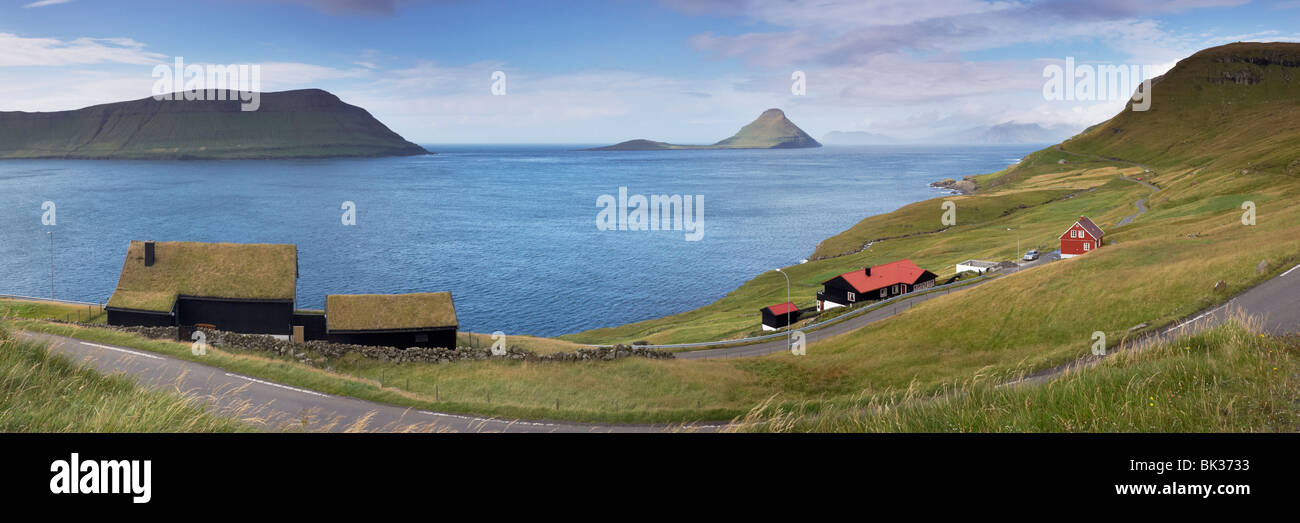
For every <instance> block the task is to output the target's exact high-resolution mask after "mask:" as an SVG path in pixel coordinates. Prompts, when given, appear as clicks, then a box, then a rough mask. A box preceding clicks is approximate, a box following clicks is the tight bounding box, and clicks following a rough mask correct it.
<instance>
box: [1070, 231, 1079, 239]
mask: <svg viewBox="0 0 1300 523" xmlns="http://www.w3.org/2000/svg"><path fill="white" fill-rule="evenodd" d="M1070 237H1071V238H1079V237H1080V236H1079V231H1070Z"/></svg>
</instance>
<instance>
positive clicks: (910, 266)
mask: <svg viewBox="0 0 1300 523" xmlns="http://www.w3.org/2000/svg"><path fill="white" fill-rule="evenodd" d="M936 278H938V275H936V274H935V273H933V272H930V271H927V270H925V269H922V268H920V267H917V266H916V264H915V263H912V260H898V261H895V262H889V263H886V264H884V265H877V266H875V267H867V268H864V269H862V270H860V271H853V272H846V273H844V274H841V275H839V276H836V277H834V278H831V279H829V280H826V281H824V282H822V290H821V291H820V292H818V293H817V310H819V311H824V310H827V309H834V308H836V307H847V306H849V305H853V304H855V303H860V302H864V301H874V300H883V299H886V298H891V297H894V296H898V295H900V294H907V293H909V292H912V291H918V290H921V289H928V288H930V287H933V286H934V282H935V279H936Z"/></svg>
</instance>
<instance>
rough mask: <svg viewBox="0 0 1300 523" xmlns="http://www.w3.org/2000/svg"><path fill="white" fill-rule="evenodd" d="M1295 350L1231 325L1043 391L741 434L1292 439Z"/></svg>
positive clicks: (1115, 360) (866, 404) (752, 420)
mask: <svg viewBox="0 0 1300 523" xmlns="http://www.w3.org/2000/svg"><path fill="white" fill-rule="evenodd" d="M1297 372H1300V340H1298V339H1296V338H1282V339H1275V338H1264V337H1260V336H1258V335H1255V334H1253V333H1252V332H1251V331H1250V330H1249V329H1247V328H1246V327H1245V326H1244V325H1243V324H1241V323H1236V324H1232V325H1227V326H1223V327H1219V328H1216V329H1213V330H1209V331H1206V332H1201V333H1198V334H1196V335H1194V336H1191V337H1189V338H1188V339H1185V340H1179V341H1178V342H1175V343H1163V344H1160V345H1157V346H1154V347H1151V348H1148V349H1145V350H1141V351H1133V352H1125V353H1121V354H1119V355H1116V356H1115V357H1112V358H1109V359H1106V360H1103V361H1102V362H1101V363H1099V364H1098V365H1096V366H1093V367H1086V368H1083V369H1080V370H1079V371H1077V372H1072V373H1069V374H1066V375H1063V376H1061V377H1059V378H1056V379H1053V380H1051V381H1049V382H1048V383H1046V384H1043V385H1034V386H1012V387H999V386H998V383H997V382H993V381H989V380H987V379H980V378H978V377H976V378H971V379H970V380H968V381H967V382H966V383H963V384H962V387H961V392H960V393H951V392H947V393H945V392H940V393H939V394H938V395H934V396H927V395H923V394H918V393H916V392H915V390H910V391H909V390H901V391H894V392H893V393H882V394H877V395H872V396H869V397H865V398H861V399H858V400H856V401H855V400H853V399H848V400H843V401H836V402H829V403H827V404H821V403H817V404H813V403H809V404H804V405H797V406H793V407H791V406H784V407H777V406H774V405H775V404H776V403H777V402H776V401H772V402H766V403H764V404H763V405H761V406H759V407H756V408H755V409H754V410H753V411H752V412H751V413H750V414H749V415H747V416H746V417H745V418H744V419H743V420H741V421H742V423H741V424H738V425H737V426H736V427H734V430H737V431H746V432H808V431H812V432H954V431H956V432H1295V431H1297V430H1300V406H1297V405H1296V403H1295V401H1296V398H1297V397H1300V381H1297V380H1296V379H1295V376H1296V373H1297Z"/></svg>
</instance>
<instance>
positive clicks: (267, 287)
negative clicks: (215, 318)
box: [108, 241, 298, 312]
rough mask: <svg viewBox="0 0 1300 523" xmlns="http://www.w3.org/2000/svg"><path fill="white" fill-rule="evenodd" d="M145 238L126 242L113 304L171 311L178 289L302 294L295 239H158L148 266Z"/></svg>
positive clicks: (245, 295) (256, 295)
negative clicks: (255, 241)
mask: <svg viewBox="0 0 1300 523" xmlns="http://www.w3.org/2000/svg"><path fill="white" fill-rule="evenodd" d="M144 244H145V242H142V241H132V242H131V243H130V245H128V246H127V249H126V260H125V261H124V262H123V263H122V274H121V276H119V277H118V279H117V289H116V290H114V291H113V297H111V298H109V300H108V306H109V307H115V308H119V309H134V310H142V311H156V312H171V310H172V308H173V306H174V305H175V303H176V298H177V296H179V295H186V296H202V297H209V298H228V299H244V300H289V301H293V299H294V297H295V295H296V294H297V290H298V247H297V246H295V245H291V244H266V243H259V244H246V243H198V242H156V243H154V264H153V265H152V266H150V267H145V266H144Z"/></svg>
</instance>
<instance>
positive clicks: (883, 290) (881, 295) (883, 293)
mask: <svg viewBox="0 0 1300 523" xmlns="http://www.w3.org/2000/svg"><path fill="white" fill-rule="evenodd" d="M887 294H889V289H883V288H882V289H880V297H881V298H884V297H885V295H887Z"/></svg>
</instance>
